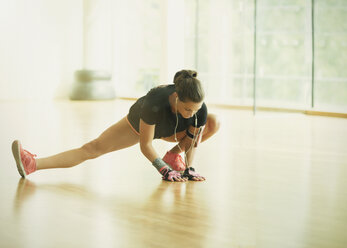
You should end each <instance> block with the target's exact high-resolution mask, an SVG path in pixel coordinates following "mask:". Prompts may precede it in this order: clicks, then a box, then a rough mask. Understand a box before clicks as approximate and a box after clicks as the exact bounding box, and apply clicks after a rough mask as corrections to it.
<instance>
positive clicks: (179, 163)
mask: <svg viewBox="0 0 347 248" xmlns="http://www.w3.org/2000/svg"><path fill="white" fill-rule="evenodd" d="M163 160H164V162H165V163H167V164H169V165H170V166H171V168H172V169H174V170H175V171H184V170H185V169H186V164H185V163H184V161H183V158H182V156H181V155H179V154H177V153H172V152H170V151H168V152H167V153H166V154H165V156H164V157H163Z"/></svg>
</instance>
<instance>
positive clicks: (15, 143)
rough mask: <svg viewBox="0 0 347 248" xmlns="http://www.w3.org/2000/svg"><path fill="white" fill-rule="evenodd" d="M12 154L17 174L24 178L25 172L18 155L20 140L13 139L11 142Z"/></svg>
mask: <svg viewBox="0 0 347 248" xmlns="http://www.w3.org/2000/svg"><path fill="white" fill-rule="evenodd" d="M12 154H13V157H14V159H15V160H16V164H17V169H18V172H19V174H20V175H21V176H22V177H23V178H25V176H26V173H25V170H24V167H23V164H22V160H21V157H20V142H19V141H18V140H15V141H13V143H12Z"/></svg>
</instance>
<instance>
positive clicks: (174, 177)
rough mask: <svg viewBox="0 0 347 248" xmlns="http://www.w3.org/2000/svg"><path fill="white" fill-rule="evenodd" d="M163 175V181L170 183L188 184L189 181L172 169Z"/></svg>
mask: <svg viewBox="0 0 347 248" xmlns="http://www.w3.org/2000/svg"><path fill="white" fill-rule="evenodd" d="M162 175H163V180H166V181H170V182H186V181H187V178H184V177H182V175H181V173H179V172H178V171H174V170H171V169H168V170H167V171H163V173H162Z"/></svg>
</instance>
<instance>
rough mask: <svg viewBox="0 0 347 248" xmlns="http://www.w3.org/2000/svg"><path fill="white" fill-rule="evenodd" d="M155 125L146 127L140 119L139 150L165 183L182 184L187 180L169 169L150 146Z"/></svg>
mask: <svg viewBox="0 0 347 248" xmlns="http://www.w3.org/2000/svg"><path fill="white" fill-rule="evenodd" d="M154 131H155V125H148V124H146V123H145V122H144V121H143V120H141V119H140V148H141V152H142V153H143V155H145V157H146V158H148V160H149V161H151V163H152V165H153V166H154V167H155V168H156V169H157V170H158V171H159V173H160V174H162V175H163V179H165V180H167V181H172V182H174V181H178V182H184V181H186V180H187V179H185V178H182V177H181V174H180V173H179V172H177V171H174V170H172V169H171V167H170V166H169V165H168V164H166V163H165V162H164V161H163V160H162V159H161V158H160V157H159V156H158V154H157V152H156V151H155V150H154V148H153V146H152V141H153V137H154Z"/></svg>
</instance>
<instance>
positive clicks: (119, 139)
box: [15, 117, 139, 176]
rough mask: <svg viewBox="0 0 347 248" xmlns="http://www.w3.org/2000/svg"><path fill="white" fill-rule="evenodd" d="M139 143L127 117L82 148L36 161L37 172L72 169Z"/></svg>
mask: <svg viewBox="0 0 347 248" xmlns="http://www.w3.org/2000/svg"><path fill="white" fill-rule="evenodd" d="M138 142H139V136H138V135H137V134H135V133H134V131H133V130H132V129H131V127H130V126H129V124H128V122H127V120H126V117H124V118H123V119H121V120H120V121H119V122H117V123H116V124H114V125H112V126H111V127H109V128H108V129H106V130H105V131H104V132H103V133H102V134H101V135H100V136H99V137H98V138H96V139H95V140H92V141H91V142H88V143H86V144H85V145H83V146H82V147H80V148H77V149H72V150H69V151H66V152H62V153H59V154H57V155H53V156H50V157H46V158H40V159H36V170H42V169H52V168H68V167H72V166H75V165H78V164H80V163H82V162H84V161H86V160H88V159H93V158H97V157H99V156H101V155H103V154H106V153H109V152H113V151H117V150H120V149H123V148H127V147H130V146H132V145H135V144H137V143H138ZM30 155H31V154H30ZM15 158H16V156H15ZM16 161H17V159H16ZM17 166H18V163H17ZM19 169H20V168H19ZM21 174H22V173H21ZM22 176H23V175H22ZM24 176H25V175H24Z"/></svg>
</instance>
